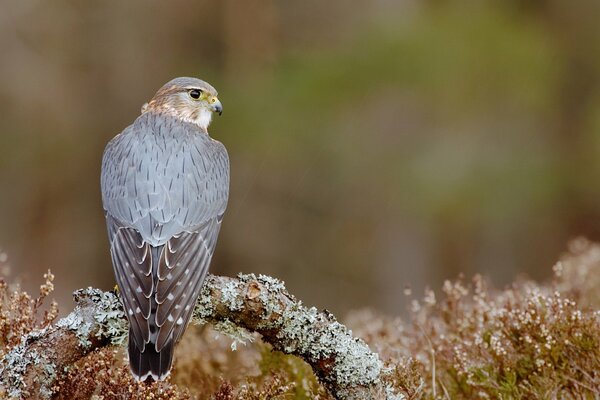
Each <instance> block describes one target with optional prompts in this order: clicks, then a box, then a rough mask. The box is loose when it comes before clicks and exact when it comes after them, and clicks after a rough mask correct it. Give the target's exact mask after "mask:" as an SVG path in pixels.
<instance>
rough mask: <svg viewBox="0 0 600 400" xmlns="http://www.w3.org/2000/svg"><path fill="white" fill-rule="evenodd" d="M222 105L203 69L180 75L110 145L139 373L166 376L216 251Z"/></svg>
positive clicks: (121, 279)
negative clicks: (216, 123)
mask: <svg viewBox="0 0 600 400" xmlns="http://www.w3.org/2000/svg"><path fill="white" fill-rule="evenodd" d="M222 111H223V107H222V105H221V102H220V101H219V99H218V98H217V91H216V90H215V88H213V87H212V86H211V85H209V84H208V83H206V82H204V81H202V80H200V79H196V78H176V79H173V80H172V81H170V82H168V83H167V84H165V85H164V86H163V87H162V88H160V89H159V90H158V92H156V94H155V95H154V97H153V98H152V99H151V100H150V101H149V102H148V103H146V104H144V106H143V107H142V113H141V115H140V116H139V117H138V118H137V119H136V120H135V121H134V122H133V124H131V125H130V126H128V127H127V128H125V130H123V132H121V133H120V134H119V135H117V136H116V137H114V138H113V139H112V140H111V141H110V142H109V143H108V145H107V146H106V149H105V150H104V156H103V158H102V176H101V189H102V203H103V206H104V211H105V215H106V224H107V227H108V238H109V242H110V253H111V257H112V264H113V269H114V273H115V278H116V281H117V284H118V287H119V290H120V293H121V299H122V302H123V308H124V311H125V315H126V317H127V319H128V321H129V325H130V327H129V343H128V353H129V364H130V367H131V372H132V374H133V376H134V378H135V379H136V380H138V381H146V380H149V379H152V380H154V381H159V380H163V379H165V378H166V377H167V376H168V375H169V372H170V370H171V365H172V363H173V350H174V346H175V344H176V343H177V342H178V341H179V339H181V336H182V335H183V332H184V331H185V329H186V326H187V324H188V322H189V320H190V317H191V315H192V311H193V309H194V304H195V302H196V299H197V298H198V295H199V293H200V289H201V288H202V284H203V282H204V279H205V277H206V274H207V271H208V266H209V264H210V260H211V258H212V255H213V253H214V251H215V245H216V243H217V236H218V235H219V229H220V227H221V221H222V219H223V214H224V213H225V208H226V206H227V198H228V195H229V158H228V156H227V151H226V150H225V147H224V146H223V145H222V144H221V143H220V142H218V141H216V140H214V139H212V138H211V137H210V136H209V135H208V126H209V124H210V122H211V119H212V116H213V113H218V114H219V115H221V113H222Z"/></svg>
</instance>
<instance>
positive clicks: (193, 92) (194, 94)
mask: <svg viewBox="0 0 600 400" xmlns="http://www.w3.org/2000/svg"><path fill="white" fill-rule="evenodd" d="M201 93H202V91H201V90H199V89H192V90H190V91H189V94H190V97H191V98H192V99H199V98H200V94H201Z"/></svg>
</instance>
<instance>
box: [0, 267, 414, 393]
mask: <svg viewBox="0 0 600 400" xmlns="http://www.w3.org/2000/svg"><path fill="white" fill-rule="evenodd" d="M74 299H75V302H76V304H77V306H76V308H75V309H74V310H73V311H72V312H71V313H70V314H69V315H68V316H67V317H65V318H63V319H61V320H59V321H58V323H57V324H55V325H54V326H52V327H49V328H47V329H44V330H42V331H37V332H33V333H31V334H29V335H27V336H26V337H24V338H23V340H22V342H21V344H20V345H19V346H17V347H15V348H14V349H12V350H11V351H10V352H9V353H8V354H7V355H6V356H5V357H4V358H3V359H2V360H1V363H0V386H3V387H4V389H5V390H6V392H7V394H8V395H9V396H10V397H17V398H19V397H27V398H42V399H44V398H50V397H51V395H52V387H53V386H54V384H55V383H56V381H57V379H58V377H59V374H60V373H61V372H62V371H64V370H65V368H67V367H68V366H70V365H72V364H73V363H74V362H75V361H77V360H78V359H80V358H81V357H83V356H85V355H86V354H87V353H89V352H90V351H92V350H94V349H96V348H98V347H101V346H105V345H107V344H109V343H117V344H118V343H123V342H124V341H125V339H126V338H127V331H128V324H127V321H126V320H125V316H124V314H123V310H122V307H121V302H120V300H119V299H118V297H117V296H116V295H115V294H114V293H112V292H102V291H101V290H98V289H93V288H88V289H80V290H78V291H76V292H75V293H74ZM193 320H194V321H195V322H210V323H212V324H214V325H215V327H216V329H218V330H220V331H223V332H224V333H227V334H229V335H234V336H236V335H238V334H240V335H241V336H243V332H244V331H243V330H246V331H251V332H258V333H260V334H261V335H262V338H263V340H264V341H265V342H267V343H270V344H271V345H272V346H273V347H274V348H275V349H276V350H279V351H282V352H284V353H287V354H294V355H296V356H298V357H301V358H302V359H303V360H305V361H306V362H307V363H308V364H310V366H311V367H312V368H313V370H314V372H315V374H316V375H317V376H318V378H319V380H320V381H321V382H322V383H323V384H324V385H325V387H326V388H327V389H328V390H329V391H330V393H331V394H332V395H333V396H334V397H335V398H336V399H343V400H354V399H361V400H362V399H389V400H391V399H401V398H403V397H402V396H401V395H399V394H394V393H392V391H391V389H389V388H387V387H386V385H385V384H384V383H383V382H382V380H381V378H382V377H383V367H382V363H381V361H380V360H379V357H378V356H377V354H376V353H373V352H371V351H370V350H369V348H368V346H367V345H366V344H365V343H364V342H363V341H362V340H360V339H357V338H353V337H352V332H350V331H349V330H348V329H347V328H346V327H345V326H344V325H342V324H340V323H339V322H337V321H336V319H335V318H334V317H333V315H331V314H330V313H329V312H327V311H323V312H319V311H317V309H315V308H314V307H312V308H307V307H305V306H303V305H302V302H300V301H298V300H296V299H295V298H294V296H292V295H291V294H289V293H288V292H287V291H286V289H285V287H284V285H283V283H281V282H280V281H278V280H276V279H274V278H270V277H268V276H264V275H259V276H258V277H256V276H255V275H252V274H251V275H239V276H238V277H237V278H227V277H220V276H214V275H209V276H208V278H207V280H206V283H205V284H204V287H203V290H202V294H201V296H200V298H199V299H198V302H197V305H196V309H195V311H194V317H193ZM240 328H242V330H240ZM36 396H37V397H36Z"/></svg>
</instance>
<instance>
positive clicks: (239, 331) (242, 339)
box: [213, 319, 254, 351]
mask: <svg viewBox="0 0 600 400" xmlns="http://www.w3.org/2000/svg"><path fill="white" fill-rule="evenodd" d="M213 328H214V329H215V330H216V331H218V332H219V333H221V334H223V335H225V336H227V337H228V338H229V339H231V350H233V351H235V350H237V346H238V345H239V344H242V345H244V346H245V345H246V344H247V343H252V342H253V341H254V336H253V335H252V334H251V333H250V332H248V331H247V330H246V329H244V328H241V327H239V326H237V325H236V324H234V323H233V322H231V321H229V320H228V319H227V320H224V321H220V322H217V323H216V324H214V325H213Z"/></svg>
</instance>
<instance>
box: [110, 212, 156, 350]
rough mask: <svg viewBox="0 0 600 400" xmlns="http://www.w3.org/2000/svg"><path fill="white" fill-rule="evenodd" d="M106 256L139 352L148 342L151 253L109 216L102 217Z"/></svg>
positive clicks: (130, 230)
mask: <svg viewBox="0 0 600 400" xmlns="http://www.w3.org/2000/svg"><path fill="white" fill-rule="evenodd" d="M106 223H107V226H108V237H109V241H110V254H111V257H112V262H113V269H114V272H115V278H116V280H117V284H118V285H119V289H120V290H121V299H122V301H123V308H124V310H125V313H126V315H127V319H128V320H129V324H130V327H131V332H132V334H133V339H134V341H135V343H136V344H137V345H138V348H139V349H140V351H143V350H144V346H145V344H146V343H148V342H149V340H150V328H149V324H148V319H149V318H150V313H151V300H150V298H151V297H152V294H153V292H154V279H153V277H152V257H153V256H152V251H151V248H150V245H149V244H148V243H145V242H144V240H143V239H142V237H141V235H140V233H139V232H138V231H136V230H135V229H133V228H127V227H124V226H122V225H121V223H120V222H119V221H117V220H116V219H114V218H113V217H112V216H111V215H110V214H107V215H106Z"/></svg>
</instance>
